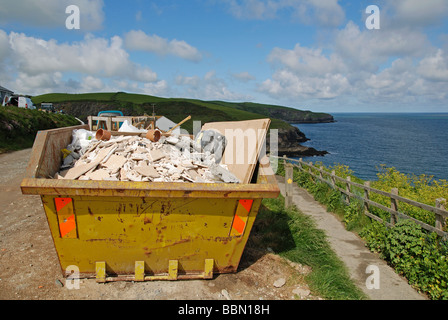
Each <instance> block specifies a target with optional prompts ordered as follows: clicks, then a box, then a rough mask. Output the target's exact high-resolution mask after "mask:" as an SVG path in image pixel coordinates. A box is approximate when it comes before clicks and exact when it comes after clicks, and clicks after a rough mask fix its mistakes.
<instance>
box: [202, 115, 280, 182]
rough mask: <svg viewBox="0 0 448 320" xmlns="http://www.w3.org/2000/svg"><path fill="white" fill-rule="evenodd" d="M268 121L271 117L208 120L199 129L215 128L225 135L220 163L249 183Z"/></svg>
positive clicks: (264, 138) (269, 121)
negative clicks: (226, 120)
mask: <svg viewBox="0 0 448 320" xmlns="http://www.w3.org/2000/svg"><path fill="white" fill-rule="evenodd" d="M270 123H271V119H260V120H248V121H234V122H210V123H206V124H204V126H203V127H202V129H201V130H202V131H205V130H216V131H218V132H219V133H221V134H222V135H224V136H225V137H226V140H227V145H226V148H225V150H224V153H223V156H222V160H221V163H222V164H225V165H227V167H228V169H229V170H230V171H231V172H232V173H233V174H234V175H235V176H236V177H237V178H238V179H239V180H240V181H241V183H250V181H251V180H252V176H253V174H254V171H255V167H256V165H257V162H258V158H259V156H260V152H261V151H262V147H263V145H264V143H265V140H266V135H267V131H268V128H269V125H270Z"/></svg>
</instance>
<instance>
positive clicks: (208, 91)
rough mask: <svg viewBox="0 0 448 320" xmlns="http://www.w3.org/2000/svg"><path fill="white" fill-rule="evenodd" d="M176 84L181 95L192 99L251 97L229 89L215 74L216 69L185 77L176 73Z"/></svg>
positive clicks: (229, 99)
mask: <svg viewBox="0 0 448 320" xmlns="http://www.w3.org/2000/svg"><path fill="white" fill-rule="evenodd" d="M176 85H177V86H178V87H179V88H180V91H181V93H180V94H181V95H182V96H186V97H189V98H194V99H203V100H224V101H247V100H251V99H252V97H251V96H250V95H247V94H240V93H237V92H235V91H233V90H231V89H229V87H228V85H227V83H226V82H225V81H224V79H222V78H219V77H217V76H216V71H214V70H211V71H209V72H207V73H206V74H205V75H204V76H203V77H199V76H192V77H187V76H183V75H178V76H177V77H176Z"/></svg>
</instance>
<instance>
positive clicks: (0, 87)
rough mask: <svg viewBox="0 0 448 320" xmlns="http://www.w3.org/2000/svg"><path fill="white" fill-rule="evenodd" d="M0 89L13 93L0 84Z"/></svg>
mask: <svg viewBox="0 0 448 320" xmlns="http://www.w3.org/2000/svg"><path fill="white" fill-rule="evenodd" d="M0 91H3V92H10V93H14V91H11V90H8V89H6V88H4V87H2V86H0Z"/></svg>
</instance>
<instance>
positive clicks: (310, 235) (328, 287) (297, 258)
mask: <svg viewBox="0 0 448 320" xmlns="http://www.w3.org/2000/svg"><path fill="white" fill-rule="evenodd" d="M253 230H254V231H253V232H254V235H253V236H251V238H250V241H255V242H256V245H257V246H259V247H263V246H264V247H265V248H266V247H270V248H272V249H273V250H274V253H276V254H278V255H280V256H282V257H284V258H286V259H289V260H290V261H293V262H296V263H300V264H303V265H307V266H310V267H311V268H312V270H313V271H312V272H311V273H310V274H309V275H307V276H306V281H307V283H308V284H309V286H310V289H311V290H312V291H313V293H314V294H315V295H318V296H320V297H322V298H324V299H327V300H366V299H368V298H367V297H366V295H365V294H364V293H363V292H362V291H361V290H360V289H359V288H358V287H357V286H356V285H355V284H354V283H353V281H352V280H351V279H350V276H349V272H348V270H347V268H346V267H345V265H344V264H343V262H342V261H341V260H340V259H339V257H338V256H337V255H336V254H335V253H334V251H333V250H332V249H331V246H330V244H329V243H328V241H327V238H326V235H325V233H324V232H323V231H322V230H319V229H317V228H316V226H315V223H314V221H313V220H312V219H311V218H310V217H308V216H306V215H304V214H303V213H301V212H300V211H299V210H298V209H296V208H294V209H286V208H285V206H284V198H283V197H282V196H281V195H280V196H279V197H278V198H277V199H265V200H263V206H262V207H261V209H260V212H259V214H258V216H257V220H256V222H255V225H254V229H253Z"/></svg>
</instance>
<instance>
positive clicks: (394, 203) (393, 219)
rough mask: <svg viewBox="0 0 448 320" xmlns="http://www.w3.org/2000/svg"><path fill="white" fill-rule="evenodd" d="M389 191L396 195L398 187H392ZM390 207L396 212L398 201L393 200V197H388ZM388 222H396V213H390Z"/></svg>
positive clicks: (393, 223)
mask: <svg viewBox="0 0 448 320" xmlns="http://www.w3.org/2000/svg"><path fill="white" fill-rule="evenodd" d="M390 193H392V194H394V195H397V196H398V189H397V188H392V190H391V191H390ZM390 208H391V209H392V210H394V211H397V212H398V201H397V200H395V199H394V198H390ZM390 223H391V224H392V225H393V226H394V225H395V224H396V223H397V215H396V214H391V215H390Z"/></svg>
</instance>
